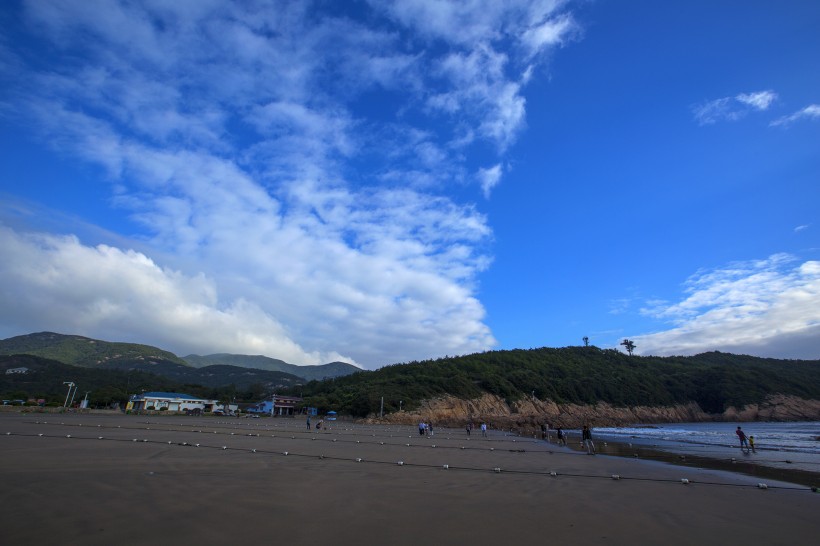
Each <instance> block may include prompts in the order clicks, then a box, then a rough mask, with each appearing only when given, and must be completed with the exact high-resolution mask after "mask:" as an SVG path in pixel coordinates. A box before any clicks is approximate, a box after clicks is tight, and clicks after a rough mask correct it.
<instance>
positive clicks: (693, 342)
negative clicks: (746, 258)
mask: <svg viewBox="0 0 820 546" xmlns="http://www.w3.org/2000/svg"><path fill="white" fill-rule="evenodd" d="M686 292H687V293H688V296H687V297H686V299H684V300H682V301H681V302H679V303H676V304H673V305H664V306H658V307H654V308H651V309H645V310H644V312H645V313H646V314H648V315H651V316H654V317H655V318H660V319H664V320H671V321H673V324H674V325H675V326H674V327H673V328H672V329H670V330H666V331H661V332H657V333H653V334H646V335H640V336H634V338H632V339H634V340H635V343H636V344H637V346H638V352H640V353H642V354H656V355H687V354H695V353H700V352H704V351H713V350H719V351H724V352H734V353H743V354H752V355H757V356H765V357H781V358H804V359H817V358H820V336H819V335H818V334H820V262H817V261H807V262H803V263H797V261H796V259H795V258H793V257H791V256H789V255H785V254H779V255H774V256H771V257H770V258H768V259H765V260H757V261H752V262H743V263H736V264H731V265H730V266H729V267H727V268H724V269H719V270H715V271H704V272H700V273H698V274H696V275H694V276H693V277H692V278H690V279H689V281H688V282H687V286H686Z"/></svg>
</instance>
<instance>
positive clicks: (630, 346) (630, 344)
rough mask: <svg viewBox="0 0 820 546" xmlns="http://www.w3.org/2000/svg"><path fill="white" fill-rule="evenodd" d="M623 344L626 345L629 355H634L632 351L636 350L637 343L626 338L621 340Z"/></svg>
mask: <svg viewBox="0 0 820 546" xmlns="http://www.w3.org/2000/svg"><path fill="white" fill-rule="evenodd" d="M621 345H623V346H624V347H626V352H627V353H629V356H632V351H634V350H635V343H634V342H632V341H631V340H628V339H625V340H623V341H622V342H621Z"/></svg>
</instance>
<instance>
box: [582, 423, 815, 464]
mask: <svg viewBox="0 0 820 546" xmlns="http://www.w3.org/2000/svg"><path fill="white" fill-rule="evenodd" d="M738 426H740V427H741V428H742V429H743V432H745V433H746V436H754V443H755V452H750V451H749V450H745V449H743V450H742V449H741V448H740V440H739V439H738V437H737V434H736V433H735V431H736V429H737V427H738ZM593 438H594V439H595V440H596V441H607V440H609V441H613V442H619V443H623V444H633V445H635V446H643V447H651V448H653V449H657V450H660V451H667V452H672V453H678V454H684V455H699V456H702V457H710V458H715V459H732V458H736V459H737V460H741V458H742V460H744V461H749V462H754V463H756V464H760V465H765V466H771V467H776V468H793V469H800V470H807V471H809V472H820V422H818V421H811V422H798V423H758V422H751V423H675V424H663V425H635V426H632V427H612V428H595V429H593Z"/></svg>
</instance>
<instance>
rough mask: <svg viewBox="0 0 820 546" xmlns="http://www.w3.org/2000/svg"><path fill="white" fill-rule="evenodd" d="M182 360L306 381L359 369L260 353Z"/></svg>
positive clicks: (192, 357) (197, 356)
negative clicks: (300, 363)
mask: <svg viewBox="0 0 820 546" xmlns="http://www.w3.org/2000/svg"><path fill="white" fill-rule="evenodd" d="M183 360H185V361H186V362H187V363H188V364H190V365H191V366H194V367H197V368H201V367H203V366H213V365H217V364H219V365H228V366H240V367H242V368H255V369H258V370H268V371H272V372H284V373H287V374H292V375H295V376H298V377H302V378H304V379H305V380H308V381H311V380H319V381H321V380H322V379H332V378H334V377H341V376H345V375H350V374H352V373H356V372H359V371H361V370H360V369H359V368H357V367H356V366H353V365H351V364H347V363H346V362H331V363H330V364H322V365H318V366H297V365H295V364H288V363H287V362H285V361H283V360H278V359H276V358H269V357H267V356H262V355H236V354H225V353H220V354H213V355H206V356H200V355H188V356H185V357H183Z"/></svg>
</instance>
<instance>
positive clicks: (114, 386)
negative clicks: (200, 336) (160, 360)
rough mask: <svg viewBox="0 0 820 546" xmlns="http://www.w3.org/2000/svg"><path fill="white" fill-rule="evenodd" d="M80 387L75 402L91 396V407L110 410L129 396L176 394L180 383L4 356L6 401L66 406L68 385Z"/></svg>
mask: <svg viewBox="0 0 820 546" xmlns="http://www.w3.org/2000/svg"><path fill="white" fill-rule="evenodd" d="M19 368H25V373H6V371H7V370H9V369H19ZM67 381H71V382H74V383H76V385H77V395H76V397H75V401H79V400H81V399H82V398H83V397H84V396H85V393H86V392H88V394H89V396H88V399H89V401H90V403H91V404H90V405H91V406H92V407H94V406H106V405H109V404H112V403H114V402H119V403H124V402H125V401H126V400H128V395H131V394H136V393H139V392H142V391H143V390H158V391H175V390H178V389H180V388H181V386H180V385H179V383H177V382H175V381H172V380H170V379H166V378H163V377H159V376H156V375H153V374H150V373H146V372H141V371H131V372H128V371H122V370H110V369H100V368H84V367H80V366H72V365H70V364H65V363H63V362H58V361H56V360H50V359H47V358H43V357H39V356H35V355H28V354H19V355H2V356H0V394H2V396H3V399H12V400H14V399H22V400H26V399H28V398H34V399H45V400H46V401H47V403H50V404H54V405H62V404H63V403H64V402H65V397H66V393H67V391H68V388H67V387H66V385H65V384H64V382H67Z"/></svg>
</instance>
